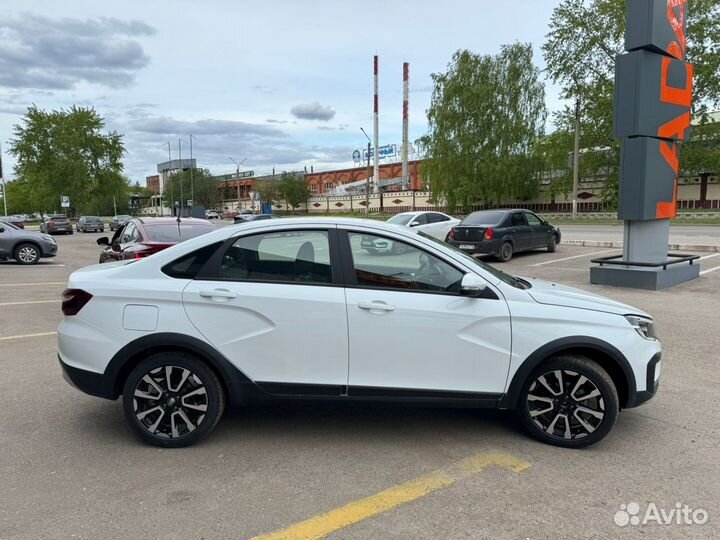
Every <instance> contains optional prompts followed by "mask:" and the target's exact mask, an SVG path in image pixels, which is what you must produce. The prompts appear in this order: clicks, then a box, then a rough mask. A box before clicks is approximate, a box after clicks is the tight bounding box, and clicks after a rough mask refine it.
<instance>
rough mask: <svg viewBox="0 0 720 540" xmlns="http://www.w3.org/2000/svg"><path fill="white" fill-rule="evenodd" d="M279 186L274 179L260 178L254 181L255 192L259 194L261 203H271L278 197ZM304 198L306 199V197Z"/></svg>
mask: <svg viewBox="0 0 720 540" xmlns="http://www.w3.org/2000/svg"><path fill="white" fill-rule="evenodd" d="M303 181H304V180H303ZM279 186H280V184H279V182H278V181H276V180H261V181H259V182H255V192H256V193H258V194H259V195H260V200H261V201H262V202H263V203H273V202H274V201H276V200H277V199H278V198H279ZM305 198H306V199H307V197H305Z"/></svg>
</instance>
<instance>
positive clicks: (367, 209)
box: [350, 128, 371, 217]
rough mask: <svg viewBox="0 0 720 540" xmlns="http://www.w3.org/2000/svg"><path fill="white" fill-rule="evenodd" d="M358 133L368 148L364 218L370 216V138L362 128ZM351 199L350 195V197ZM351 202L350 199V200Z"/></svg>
mask: <svg viewBox="0 0 720 540" xmlns="http://www.w3.org/2000/svg"><path fill="white" fill-rule="evenodd" d="M360 131H362V132H363V135H365V136H366V137H367V140H368V147H367V180H366V181H365V217H368V216H369V215H370V146H371V141H370V137H368V134H367V133H365V130H364V129H363V128H360ZM350 197H352V195H351V196H350ZM351 200H352V199H351Z"/></svg>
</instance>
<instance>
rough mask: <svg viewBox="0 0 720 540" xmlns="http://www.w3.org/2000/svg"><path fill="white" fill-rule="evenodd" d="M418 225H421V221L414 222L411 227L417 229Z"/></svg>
mask: <svg viewBox="0 0 720 540" xmlns="http://www.w3.org/2000/svg"><path fill="white" fill-rule="evenodd" d="M418 225H420V222H419V221H413V222H412V223H411V224H410V226H411V227H417V226H418Z"/></svg>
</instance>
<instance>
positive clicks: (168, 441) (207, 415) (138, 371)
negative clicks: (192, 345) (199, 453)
mask: <svg viewBox="0 0 720 540" xmlns="http://www.w3.org/2000/svg"><path fill="white" fill-rule="evenodd" d="M224 409H225V391H224V389H223V386H222V384H221V383H220V380H219V379H218V377H217V375H216V374H215V372H214V371H213V370H212V369H210V368H209V367H208V366H207V365H206V364H205V363H204V362H202V361H200V360H198V359H197V358H195V357H194V356H191V355H189V354H186V353H182V352H161V353H157V354H153V355H151V356H149V357H148V358H146V359H145V360H143V361H142V362H140V363H139V364H138V365H137V366H136V367H135V369H133V370H132V372H131V373H130V376H129V377H128V378H127V380H126V381H125V385H124V389H123V410H124V412H125V418H126V419H127V421H128V422H129V423H130V425H131V427H132V428H133V429H134V430H135V432H136V433H137V434H138V435H140V437H141V438H142V439H143V440H144V441H145V442H148V443H150V444H152V445H155V446H162V447H166V448H179V447H183V446H189V445H191V444H194V443H196V442H198V441H199V440H200V439H202V438H204V437H205V436H206V435H207V434H208V433H210V432H211V431H212V430H213V428H214V427H215V426H216V425H217V423H218V422H219V421H220V417H221V416H222V413H223V411H224Z"/></svg>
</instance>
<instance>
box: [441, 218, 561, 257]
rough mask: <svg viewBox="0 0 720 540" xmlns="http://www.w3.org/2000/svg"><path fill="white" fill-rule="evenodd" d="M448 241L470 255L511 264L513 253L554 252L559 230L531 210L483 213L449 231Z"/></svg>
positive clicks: (464, 220)
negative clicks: (529, 251) (541, 250)
mask: <svg viewBox="0 0 720 540" xmlns="http://www.w3.org/2000/svg"><path fill="white" fill-rule="evenodd" d="M446 241H447V242H448V243H449V244H451V245H453V246H455V247H458V248H460V249H461V250H463V251H465V252H467V253H472V254H476V253H484V254H492V255H495V256H496V257H497V258H498V259H500V260H501V261H509V260H510V259H511V258H512V256H513V253H518V252H520V251H528V250H531V249H539V248H547V250H548V251H550V252H553V251H555V247H556V246H557V245H558V244H559V243H560V229H558V228H557V227H555V226H553V225H551V224H550V223H548V222H547V221H545V220H544V219H541V218H539V217H538V216H536V215H535V214H534V213H532V212H530V211H529V210H521V209H518V210H483V211H481V212H473V213H472V214H470V215H469V216H467V217H466V218H465V219H463V220H462V221H461V222H460V224H459V225H456V226H455V227H453V228H452V229H450V233H449V234H448V237H447V240H446Z"/></svg>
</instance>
